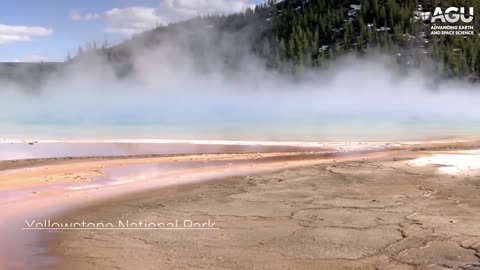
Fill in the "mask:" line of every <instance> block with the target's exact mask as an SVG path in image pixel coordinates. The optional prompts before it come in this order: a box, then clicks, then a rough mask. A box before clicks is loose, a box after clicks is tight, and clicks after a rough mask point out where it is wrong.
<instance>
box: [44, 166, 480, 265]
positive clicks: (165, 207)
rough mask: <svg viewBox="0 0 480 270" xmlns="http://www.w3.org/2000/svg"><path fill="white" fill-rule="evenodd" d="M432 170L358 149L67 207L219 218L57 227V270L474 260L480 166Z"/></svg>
mask: <svg viewBox="0 0 480 270" xmlns="http://www.w3.org/2000/svg"><path fill="white" fill-rule="evenodd" d="M435 170H436V168H435V167H434V166H431V167H413V166H409V165H408V162H407V158H405V159H403V158H402V159H399V158H398V157H397V158H395V159H393V158H388V159H383V160H378V159H377V160H368V159H364V160H361V161H355V162H338V163H335V162H333V163H330V164H323V165H317V166H311V167H302V168H298V169H290V170H285V171H281V172H276V173H269V174H264V175H260V176H244V177H236V178H231V179H227V180H225V179H224V180H222V181H215V182H210V183H205V184H199V185H194V186H190V187H176V188H168V189H165V190H162V191H156V192H149V193H144V194H139V195H135V196H132V197H129V198H128V199H123V200H122V201H118V200H117V201H112V202H109V203H104V204H103V205H101V206H97V207H95V208H90V209H84V210H81V211H79V212H77V213H75V215H74V216H75V218H76V219H78V220H83V219H85V220H95V221H112V220H117V219H119V218H121V219H128V220H130V221H137V220H148V221H155V222H161V221H163V222H169V221H172V220H174V219H180V220H182V219H193V220H198V221H203V220H207V219H211V220H212V221H214V222H215V223H216V226H218V227H220V228H221V229H220V230H217V231H88V232H87V231H81V232H74V233H72V232H63V233H60V234H58V235H56V236H55V237H54V239H52V241H51V248H52V252H53V253H55V254H56V255H59V256H60V260H59V266H58V268H59V269H67V268H65V267H66V266H68V269H328V270H331V269H333V270H334V269H405V270H407V269H432V270H433V269H480V260H479V257H478V256H479V255H478V252H479V250H480V228H479V224H480V211H479V210H480V197H479V196H478V193H479V191H480V190H479V189H480V177H474V176H449V175H442V174H437V173H436V171H435ZM70 217H72V216H70ZM70 221H71V220H70Z"/></svg>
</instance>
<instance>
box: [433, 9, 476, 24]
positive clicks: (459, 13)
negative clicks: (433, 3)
mask: <svg viewBox="0 0 480 270" xmlns="http://www.w3.org/2000/svg"><path fill="white" fill-rule="evenodd" d="M473 12H474V11H473V7H471V8H469V12H468V14H466V13H465V8H464V7H461V8H457V7H449V8H447V9H445V12H444V11H443V10H442V8H440V7H437V8H436V9H435V12H434V13H433V16H432V23H434V22H436V21H437V20H440V21H441V22H443V23H445V22H449V23H456V22H458V21H459V20H461V21H462V22H464V23H471V22H472V21H473V15H474V13H473Z"/></svg>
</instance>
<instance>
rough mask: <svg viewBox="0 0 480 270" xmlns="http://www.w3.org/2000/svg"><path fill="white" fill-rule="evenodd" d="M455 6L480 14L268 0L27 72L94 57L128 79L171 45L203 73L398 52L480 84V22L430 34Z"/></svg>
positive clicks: (400, 3) (464, 0)
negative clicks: (140, 62) (438, 15)
mask: <svg viewBox="0 0 480 270" xmlns="http://www.w3.org/2000/svg"><path fill="white" fill-rule="evenodd" d="M449 6H457V7H474V9H475V11H480V1H478V0H442V1H440V0H282V1H278V0H277V1H275V0H268V2H266V3H264V4H261V5H258V6H256V7H255V9H248V10H246V11H245V12H243V13H239V14H232V15H228V16H223V15H211V16H203V17H197V18H193V19H191V20H188V21H184V22H178V23H174V24H170V25H166V26H157V27H155V28H153V29H152V30H150V31H147V32H144V33H141V34H138V35H135V36H132V37H131V38H130V39H129V40H127V41H125V42H122V43H120V44H118V45H115V46H112V47H110V46H108V45H103V46H101V47H100V48H97V47H96V46H86V47H85V48H82V49H79V54H78V55H76V56H74V57H68V61H66V63H65V64H64V65H63V64H61V65H54V66H51V65H50V66H49V65H46V64H38V65H36V66H35V67H33V66H32V67H29V68H28V69H26V70H28V72H29V73H30V74H34V75H33V76H30V78H34V80H37V79H36V78H37V77H42V76H43V74H50V73H51V72H50V71H52V70H63V69H65V68H68V66H70V65H74V64H75V63H78V62H82V61H83V60H84V59H88V58H92V57H94V58H101V59H103V60H105V62H107V63H109V65H110V66H112V67H113V69H114V71H115V73H116V74H117V76H118V77H126V76H130V75H131V74H135V72H137V71H138V70H136V66H135V63H134V60H135V59H136V58H137V57H138V56H139V55H140V56H141V55H148V54H149V53H151V52H154V51H155V50H156V49H157V48H158V47H161V46H164V45H165V44H168V45H169V46H170V47H175V49H176V50H175V53H176V54H182V55H185V57H187V58H189V59H190V60H191V62H193V63H194V66H195V67H196V68H197V69H198V70H200V71H201V72H208V71H209V69H210V68H211V66H212V65H215V66H217V67H218V66H222V69H223V70H235V69H236V68H241V64H242V61H246V60H245V55H252V53H253V55H255V56H256V57H258V58H259V59H263V60H264V63H265V65H266V68H268V69H274V70H278V71H280V72H283V73H288V74H291V73H297V72H299V71H301V70H302V69H306V68H313V69H321V68H325V67H327V65H328V63H329V62H331V61H334V60H335V59H336V58H338V57H339V56H342V55H346V54H360V55H368V54H370V53H373V52H382V53H386V54H390V55H392V56H394V57H395V58H396V59H397V62H398V63H399V65H401V66H403V67H405V68H406V70H408V69H409V68H410V67H418V66H422V65H424V63H433V64H431V66H433V67H434V68H435V69H436V71H437V72H438V74H439V76H443V77H447V78H448V77H450V78H452V77H453V78H468V79H471V80H473V81H478V80H479V78H480V35H479V32H478V30H479V29H480V20H478V19H477V20H474V23H475V35H473V36H431V35H430V32H431V31H430V28H431V23H430V19H429V18H428V17H426V16H425V15H428V14H430V15H431V13H432V12H433V10H434V9H435V7H444V8H445V7H449ZM170 56H172V55H167V56H166V57H165V56H162V57H163V59H154V57H155V55H154V54H152V57H151V61H154V62H155V63H158V64H161V63H163V62H164V61H165V58H171V57H170ZM212 59H214V60H212ZM167 60H168V59H167ZM3 69H9V67H7V66H5V65H4V66H3ZM37 69H38V70H37ZM16 70H18V69H16ZM37 71H38V72H37ZM139 72H141V71H139ZM0 73H2V74H0V76H3V77H9V78H25V77H26V76H23V75H21V76H12V75H11V72H10V73H7V75H5V72H3V71H1V69H0ZM35 74H36V75H35ZM37 75H38V76H37Z"/></svg>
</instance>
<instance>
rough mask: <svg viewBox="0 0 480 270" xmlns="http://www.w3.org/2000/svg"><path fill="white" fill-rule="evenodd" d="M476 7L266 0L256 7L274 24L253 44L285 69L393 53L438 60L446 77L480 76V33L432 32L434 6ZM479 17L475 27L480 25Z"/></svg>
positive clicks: (471, 3)
mask: <svg viewBox="0 0 480 270" xmlns="http://www.w3.org/2000/svg"><path fill="white" fill-rule="evenodd" d="M449 6H457V7H474V8H475V10H480V1H478V0H462V1H459V0H442V1H440V0H363V1H354V0H353V1H352V0H350V1H348V0H343V1H342V0H309V1H305V0H285V1H282V2H280V3H278V4H276V3H275V1H272V0H270V1H268V2H267V3H266V4H263V5H260V6H259V7H258V8H257V12H259V13H260V14H267V15H269V16H270V17H268V18H267V19H268V20H271V21H272V23H273V27H272V30H271V31H267V32H264V33H263V36H262V37H261V38H260V39H259V40H258V42H257V43H256V44H254V51H255V52H257V53H258V54H259V55H262V56H263V57H265V58H266V59H267V63H268V66H269V67H271V68H275V69H279V70H282V71H292V70H293V71H295V70H296V69H298V68H299V67H320V66H322V64H323V63H324V62H325V60H328V59H334V58H336V57H337V56H340V55H343V54H345V53H351V52H357V53H360V54H363V53H365V52H368V51H371V50H373V49H374V50H380V51H384V52H388V53H392V54H394V55H396V56H397V57H398V62H399V63H402V64H405V65H413V66H418V65H421V64H422V63H423V62H425V60H427V59H432V58H433V59H435V60H436V61H437V63H439V66H438V70H439V71H440V72H443V73H444V74H445V75H447V76H457V77H458V76H473V77H477V78H478V77H479V76H480V37H479V35H478V32H476V34H475V35H474V36H466V37H464V36H430V27H431V24H430V20H429V18H424V17H423V16H426V14H428V12H430V15H431V14H432V13H433V11H434V9H435V7H444V8H446V7H449ZM479 27H480V26H479V20H477V23H476V30H478V29H480V28H479Z"/></svg>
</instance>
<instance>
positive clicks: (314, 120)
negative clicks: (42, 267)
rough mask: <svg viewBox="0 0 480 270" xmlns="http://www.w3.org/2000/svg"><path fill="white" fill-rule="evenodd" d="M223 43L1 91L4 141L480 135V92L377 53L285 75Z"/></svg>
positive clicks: (138, 50)
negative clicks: (124, 69)
mask: <svg viewBox="0 0 480 270" xmlns="http://www.w3.org/2000/svg"><path fill="white" fill-rule="evenodd" d="M206 33H207V34H206ZM218 36H219V33H216V32H215V30H213V29H211V28H208V27H205V30H204V31H202V32H200V33H199V32H196V30H195V31H193V30H188V29H183V30H182V31H177V32H175V33H174V34H172V35H169V39H168V40H162V42H160V43H159V44H157V45H156V46H155V47H151V48H148V49H145V48H144V44H145V40H143V39H142V38H138V40H134V41H132V42H130V43H129V45H128V46H126V48H124V49H125V50H126V51H128V53H129V54H130V55H131V59H133V60H132V61H131V62H132V67H133V70H135V73H134V74H135V75H133V76H129V77H127V78H123V79H119V78H118V77H117V76H115V72H114V69H113V68H112V65H111V64H109V63H107V61H106V60H105V57H104V56H102V55H101V54H94V55H88V56H85V57H82V58H79V59H78V61H75V62H74V63H73V64H70V65H68V66H66V67H65V68H64V69H63V70H61V71H59V72H57V73H56V74H54V75H53V76H51V77H50V79H49V80H48V81H47V83H45V84H44V85H42V86H40V87H39V89H35V91H33V92H32V91H25V90H24V89H22V88H21V87H19V86H16V85H13V84H8V83H6V82H4V83H3V82H0V84H1V85H2V87H1V89H0V123H2V124H0V131H1V132H0V138H2V137H3V138H5V137H15V138H18V137H29V138H32V137H33V138H37V137H40V138H81V137H108V138H112V137H117V138H132V137H142V138H144V137H148V138H188V139H190V138H192V139H193V138H208V139H213V138H215V139H275V140H287V139H288V140H291V139H295V140H323V139H332V140H335V139H345V138H350V139H356V138H367V137H368V138H373V137H376V138H379V137H402V136H407V135H410V136H449V135H456V134H468V133H473V132H475V130H478V128H479V126H478V123H480V122H479V120H480V107H479V106H478V98H479V95H480V94H479V93H478V91H476V90H478V89H477V88H478V85H477V86H475V85H471V84H469V83H466V82H462V81H439V80H438V79H435V76H434V74H433V73H432V74H428V73H425V72H423V71H420V70H418V71H416V70H410V71H409V72H408V74H403V75H401V74H400V73H399V72H398V68H397V67H396V66H395V65H394V64H392V62H394V61H392V60H393V59H391V58H390V57H387V56H378V55H376V56H372V57H367V58H362V59H359V58H356V57H354V56H350V57H345V58H343V59H340V60H339V61H336V62H335V63H331V64H330V65H329V68H328V69H326V70H323V71H312V70H304V71H303V72H302V73H301V74H297V75H295V76H290V75H285V74H279V73H276V72H274V71H270V70H267V69H266V68H265V63H264V62H263V61H262V60H261V59H259V58H257V57H255V56H254V55H252V54H251V53H250V52H249V49H248V48H249V45H248V42H247V40H248V38H240V39H239V38H238V37H236V36H234V35H229V34H228V33H227V34H225V33H221V35H220V36H221V38H220V39H218ZM192 39H193V40H195V42H192ZM192 44H195V45H192ZM198 47H201V48H202V49H198ZM204 48H210V49H207V50H205V49H204ZM225 55H235V56H236V57H235V59H236V60H235V62H234V63H225V58H224V56H225ZM232 65H233V66H235V69H234V71H228V69H229V68H228V67H229V66H232Z"/></svg>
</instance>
